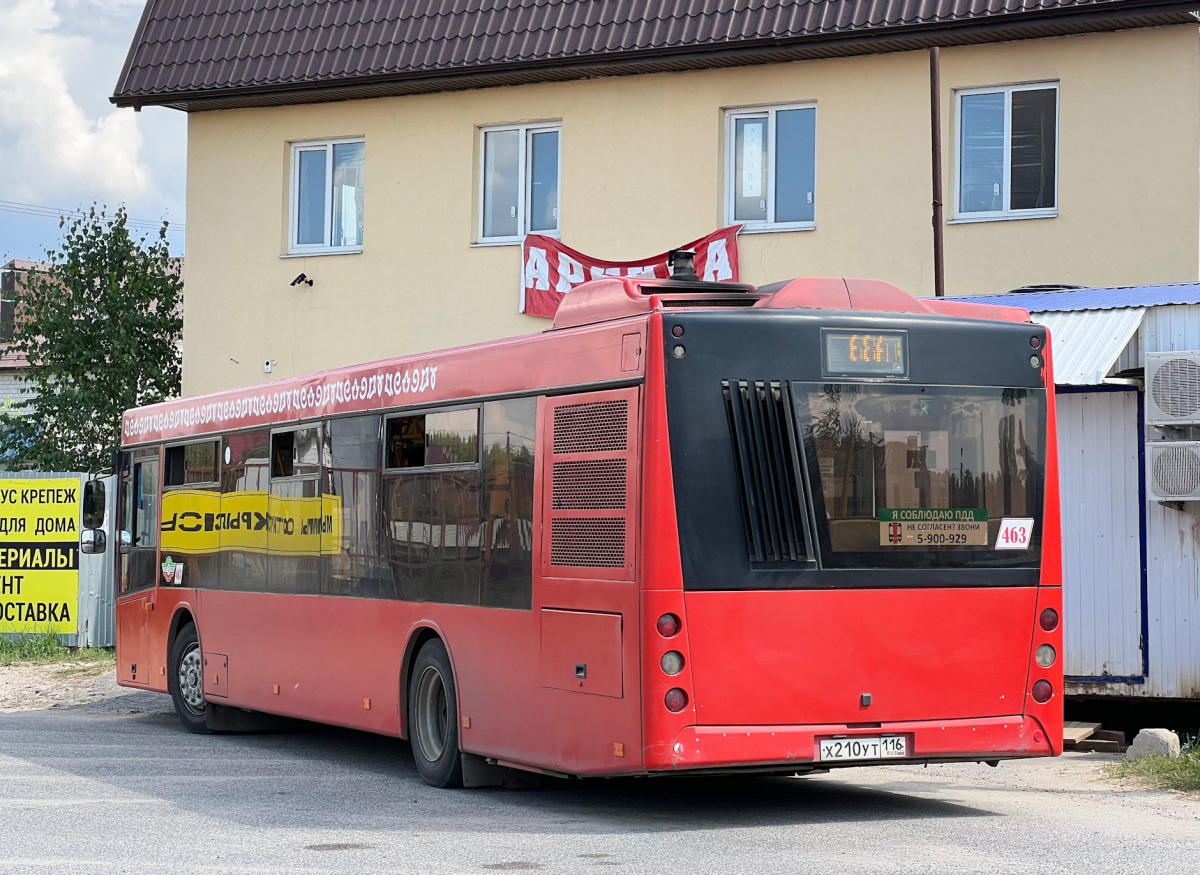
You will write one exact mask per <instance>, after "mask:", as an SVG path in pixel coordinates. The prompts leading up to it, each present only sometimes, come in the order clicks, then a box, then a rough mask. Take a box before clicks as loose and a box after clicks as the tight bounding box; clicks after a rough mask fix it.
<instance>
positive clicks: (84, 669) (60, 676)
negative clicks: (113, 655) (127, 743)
mask: <svg viewBox="0 0 1200 875" xmlns="http://www.w3.org/2000/svg"><path fill="white" fill-rule="evenodd" d="M123 692H125V691H124V690H122V689H121V688H120V687H118V686H117V670H116V668H115V667H114V666H113V664H112V663H111V662H108V661H104V662H60V663H54V664H50V665H0V714H11V713H13V712H15V711H42V710H46V709H49V708H70V707H73V706H75V705H86V704H88V703H89V702H95V701H98V700H100V699H108V698H111V697H113V696H119V695H121V694H122V693H123Z"/></svg>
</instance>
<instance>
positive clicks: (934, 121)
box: [929, 46, 946, 298]
mask: <svg viewBox="0 0 1200 875" xmlns="http://www.w3.org/2000/svg"><path fill="white" fill-rule="evenodd" d="M938 52H939V49H938V47H937V46H934V47H933V48H931V49H930V50H929V123H930V133H931V134H932V146H933V294H934V296H935V297H938V298H942V297H945V295H946V265H945V261H944V260H943V257H942V63H941V57H940V55H939V54H938Z"/></svg>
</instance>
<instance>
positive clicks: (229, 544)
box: [162, 489, 342, 556]
mask: <svg viewBox="0 0 1200 875" xmlns="http://www.w3.org/2000/svg"><path fill="white" fill-rule="evenodd" d="M341 539H342V499H341V497H340V496H337V495H323V496H319V497H313V498H283V497H280V496H278V495H270V494H269V493H266V492H231V493H228V494H226V495H222V494H221V493H219V492H206V491H203V490H200V489H174V490H171V491H170V492H167V493H165V494H164V495H163V500H162V552H163V555H164V556H166V555H167V554H171V553H175V554H180V555H185V556H196V555H201V554H209V553H219V552H221V551H222V550H238V551H245V552H251V553H266V552H267V551H268V549H269V550H270V552H271V553H277V554H280V555H283V556H320V555H321V554H322V553H325V554H329V553H336V552H337V551H338V548H339V546H340V544H341Z"/></svg>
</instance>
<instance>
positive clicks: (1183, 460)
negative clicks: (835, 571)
mask: <svg viewBox="0 0 1200 875" xmlns="http://www.w3.org/2000/svg"><path fill="white" fill-rule="evenodd" d="M1146 487H1147V488H1148V489H1149V490H1150V497H1151V498H1154V499H1155V500H1157V501H1200V441H1149V442H1147V444H1146Z"/></svg>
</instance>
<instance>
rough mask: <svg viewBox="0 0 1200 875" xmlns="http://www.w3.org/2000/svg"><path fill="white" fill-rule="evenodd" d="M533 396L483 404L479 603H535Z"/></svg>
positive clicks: (526, 605)
mask: <svg viewBox="0 0 1200 875" xmlns="http://www.w3.org/2000/svg"><path fill="white" fill-rule="evenodd" d="M536 431H537V399H536V398H512V399H509V400H507V401H489V402H488V403H486V404H484V405H483V532H482V534H483V536H482V538H481V545H482V551H483V581H482V587H481V590H482V591H481V599H480V601H481V603H482V604H484V605H490V606H492V607H498V608H521V609H523V610H530V608H531V607H532V605H533V473H534V470H535V466H534V436H535V433H536Z"/></svg>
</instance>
